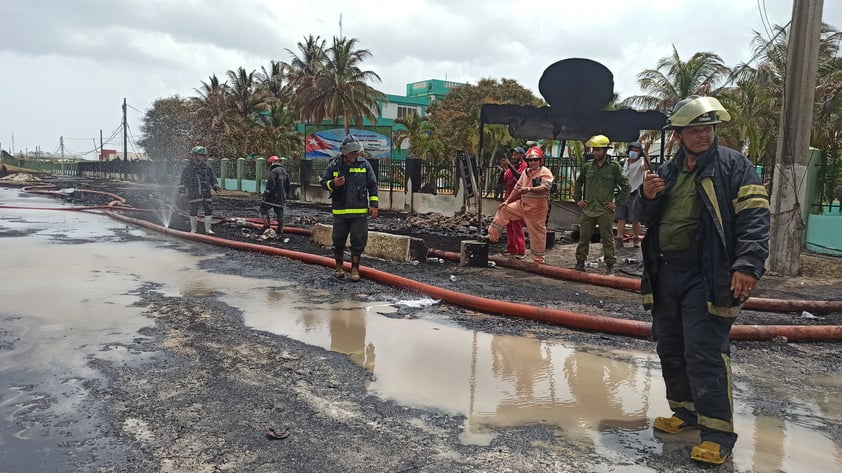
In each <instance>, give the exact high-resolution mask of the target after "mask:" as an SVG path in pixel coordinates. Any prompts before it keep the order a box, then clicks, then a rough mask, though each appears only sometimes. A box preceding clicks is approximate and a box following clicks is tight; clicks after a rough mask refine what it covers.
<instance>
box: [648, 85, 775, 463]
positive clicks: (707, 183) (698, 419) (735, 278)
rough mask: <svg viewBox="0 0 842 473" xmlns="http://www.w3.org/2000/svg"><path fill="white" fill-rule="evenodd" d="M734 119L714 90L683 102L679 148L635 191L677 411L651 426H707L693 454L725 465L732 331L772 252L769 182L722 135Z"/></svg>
mask: <svg viewBox="0 0 842 473" xmlns="http://www.w3.org/2000/svg"><path fill="white" fill-rule="evenodd" d="M730 119H731V116H730V115H729V113H728V112H727V111H726V110H725V108H724V107H722V104H720V103H719V101H718V100H716V99H715V98H713V97H699V96H696V95H691V96H690V97H687V98H686V99H683V100H681V101H679V102H678V103H677V104H676V106H675V107H674V108H673V112H672V114H671V115H670V117H669V124H668V125H667V128H671V129H672V130H673V133H674V135H675V137H676V138H677V139H678V141H679V142H680V147H679V150H678V152H677V153H676V155H675V156H674V157H673V158H672V159H671V160H670V161H669V162H667V163H666V164H664V165H662V166H661V167H659V168H658V172H657V173H647V174H646V175H645V177H644V179H643V185H642V186H641V187H640V189H639V190H638V191H637V192H636V193H635V195H634V205H635V207H636V208H637V210H638V214H639V215H640V217H641V222H642V223H643V224H645V225H646V226H647V228H648V229H649V230H648V231H647V233H646V238H644V239H643V248H642V251H643V264H644V271H643V277H642V279H641V294H642V296H643V303H644V306H645V307H646V308H651V309H652V320H653V322H652V325H653V332H654V336H655V338H656V340H657V351H658V357H659V358H660V360H661V371H662V374H663V377H664V383H665V385H666V395H667V400H668V401H669V406H670V409H671V410H672V412H673V414H672V416H671V417H657V418H656V419H655V421H654V423H653V427H654V429H655V430H657V431H660V432H665V433H668V434H674V433H678V432H680V431H683V430H687V429H699V431H700V436H701V440H702V442H701V443H700V444H699V445H696V446H694V447H693V449H692V450H691V452H690V457H691V458H692V459H693V460H696V461H699V462H703V463H711V464H722V463H724V462H725V460H726V459H727V458H728V456H729V455H730V454H731V451H732V449H733V448H734V443H735V442H736V441H737V434H736V433H735V432H734V410H733V397H732V379H731V349H730V344H729V334H730V332H731V325H732V324H733V322H734V320H735V319H736V318H737V316H738V315H739V314H740V310H741V308H742V304H743V303H744V302H745V300H746V299H747V298H748V297H749V296H750V295H751V291H752V289H754V286H755V284H757V281H758V279H760V277H761V275H762V274H763V272H764V265H765V261H766V257H767V256H768V254H769V232H770V216H769V199H768V195H767V194H766V189H765V188H764V187H763V184H762V183H761V182H760V178H759V177H758V175H757V172H756V171H755V169H754V166H753V165H752V164H751V162H750V161H749V160H748V159H747V158H746V157H745V156H743V155H742V154H740V153H738V152H737V151H734V150H732V149H729V148H726V147H724V146H720V145H719V142H718V140H717V138H716V125H717V124H719V123H722V122H725V121H728V120H730Z"/></svg>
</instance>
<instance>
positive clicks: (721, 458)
mask: <svg viewBox="0 0 842 473" xmlns="http://www.w3.org/2000/svg"><path fill="white" fill-rule="evenodd" d="M730 455H731V449H730V448H725V447H723V446H721V445H719V444H718V443H716V442H711V441H710V440H705V441H704V442H702V443H700V444H698V445H696V446H695V447H693V450H692V451H690V458H692V459H693V460H696V461H698V462H702V463H710V464H712V465H721V464H723V463H725V460H727V459H728V457H729V456H730Z"/></svg>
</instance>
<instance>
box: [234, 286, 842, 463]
mask: <svg viewBox="0 0 842 473" xmlns="http://www.w3.org/2000/svg"><path fill="white" fill-rule="evenodd" d="M261 291H266V294H267V297H266V300H267V301H268V300H271V299H272V298H273V297H277V296H270V294H273V292H275V289H270V288H267V289H261V288H252V289H251V290H250V291H249V292H248V295H249V297H246V295H245V294H243V295H237V294H234V293H232V292H227V293H226V296H225V297H224V299H225V300H226V301H227V302H228V303H229V304H232V305H234V306H237V307H240V308H241V309H242V310H243V312H244V313H245V320H246V323H247V324H249V325H251V326H253V327H254V328H256V329H259V330H266V331H269V332H273V333H279V334H283V335H287V336H290V337H293V338H295V339H297V340H300V341H303V342H306V343H309V344H313V345H318V346H321V347H323V348H325V349H330V350H333V351H336V352H340V353H345V354H347V355H349V356H350V357H351V359H352V360H353V361H354V362H355V363H356V364H357V365H358V366H361V367H363V368H364V369H366V370H367V371H369V372H371V373H372V381H371V382H370V384H369V386H368V389H369V391H370V392H372V393H373V394H376V395H378V396H380V397H382V398H385V399H391V400H394V401H395V402H398V403H400V404H403V405H409V406H414V407H423V408H432V409H438V410H442V411H446V412H448V413H451V414H453V415H462V416H465V418H466V421H465V427H464V431H463V432H462V434H461V435H460V440H461V441H462V442H463V443H466V444H477V445H488V444H489V443H490V442H491V441H492V440H493V439H494V436H495V431H497V430H499V429H504V428H518V427H521V426H526V425H548V426H551V427H555V428H558V429H560V430H561V431H562V432H563V434H562V435H563V436H564V441H565V442H577V443H581V444H582V446H583V447H592V448H594V449H595V450H596V452H597V453H598V454H599V455H600V456H601V457H602V458H604V459H605V461H606V462H616V463H623V464H627V465H628V464H629V462H633V463H636V462H637V461H639V459H640V457H641V454H642V452H643V453H645V452H656V453H659V452H661V450H662V449H671V448H683V449H684V450H686V452H685V453H686V454H689V450H690V447H691V446H692V445H694V444H696V443H698V442H699V437H698V433H690V434H689V435H684V434H682V435H681V436H678V437H676V438H674V439H673V438H670V439H667V442H669V443H662V442H661V441H660V440H657V439H655V438H654V437H653V434H652V429H651V419H653V418H654V417H655V416H657V415H663V414H665V413H668V412H669V409H668V406H667V403H666V400H665V397H664V385H663V380H662V378H661V374H660V369H659V367H658V364H657V357H656V356H655V355H654V353H640V352H622V351H619V350H617V351H613V350H612V351H608V350H601V349H596V348H585V347H577V346H569V345H566V344H563V343H557V342H544V341H540V340H537V339H534V338H530V337H517V336H510V335H492V334H487V333H482V332H477V331H470V330H465V329H463V328H460V327H458V326H456V325H455V324H453V323H451V322H449V321H448V320H447V319H446V318H443V317H441V316H439V315H435V314H432V313H426V314H425V313H423V312H422V313H420V314H416V315H417V316H418V318H411V319H405V318H389V317H384V316H383V315H381V314H393V313H394V312H396V310H397V309H396V307H395V306H397V305H401V303H400V302H399V303H395V304H394V305H391V304H386V303H377V304H372V302H370V301H350V300H346V301H343V302H342V303H339V304H327V303H324V304H320V303H318V302H314V301H318V300H319V297H318V295H313V294H308V293H307V292H304V291H303V290H300V289H299V290H297V291H285V292H286V293H287V294H288V295H289V296H288V298H287V299H286V302H287V305H286V306H285V307H284V308H283V310H281V309H279V308H278V309H273V308H271V307H269V306H267V305H265V304H261V303H260V302H259V301H260V299H261V298H260V297H254V296H255V293H258V294H259V293H260V292H261ZM296 298H298V300H297V301H296ZM410 303H411V302H410ZM832 382H839V379H838V378H834V380H833V381H831V380H828V381H826V383H832ZM791 402H792V403H793V404H794V405H796V406H797V407H793V409H801V410H802V411H803V412H802V415H800V416H799V418H802V419H819V422H822V420H821V419H824V418H828V417H829V418H831V419H832V418H833V417H838V416H839V412H840V411H839V409H838V405H837V407H836V408H833V407H831V406H830V404H829V403H830V402H831V401H830V400H827V399H823V400H818V401H817V402H810V401H807V400H797V399H793V400H791ZM832 402H837V403H838V402H839V401H838V400H834V401H832ZM826 408H830V409H833V413H827V410H825V409H826ZM735 411H736V418H735V424H736V428H737V431H738V432H740V434H741V435H740V440H739V443H738V448H737V449H736V451H735V454H734V467H735V471H756V472H777V471H816V472H819V471H837V470H838V467H839V466H842V457H840V455H842V450H840V448H839V446H836V445H834V444H833V442H832V440H831V439H829V438H828V437H827V436H825V435H824V434H823V433H821V431H820V430H818V429H817V425H802V424H795V423H793V422H789V421H783V420H780V419H777V418H772V417H766V416H761V415H754V414H753V413H752V407H751V406H750V405H746V404H745V403H743V402H742V401H741V400H740V399H739V397H737V399H735ZM807 439H809V441H805V440H807ZM638 468H643V467H638ZM629 471H632V470H629ZM634 471H649V470H648V469H644V470H640V469H637V470H634Z"/></svg>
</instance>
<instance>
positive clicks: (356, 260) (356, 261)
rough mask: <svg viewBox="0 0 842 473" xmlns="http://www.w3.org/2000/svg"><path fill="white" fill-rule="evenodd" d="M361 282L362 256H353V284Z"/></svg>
mask: <svg viewBox="0 0 842 473" xmlns="http://www.w3.org/2000/svg"><path fill="white" fill-rule="evenodd" d="M359 280H360V255H351V282H357V281H359Z"/></svg>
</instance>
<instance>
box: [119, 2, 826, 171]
mask: <svg viewBox="0 0 842 473" xmlns="http://www.w3.org/2000/svg"><path fill="white" fill-rule="evenodd" d="M821 16H822V15H821V12H819V17H820V18H821ZM127 123H128V122H126V98H125V97H123V161H128V160H129V158H128V157H129V138H128V137H129V127H128V124H127Z"/></svg>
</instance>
